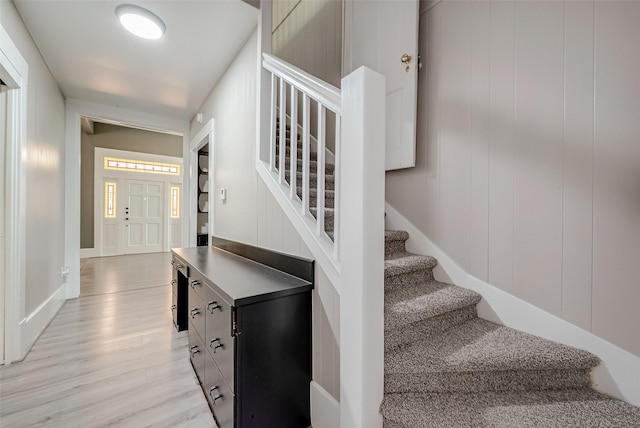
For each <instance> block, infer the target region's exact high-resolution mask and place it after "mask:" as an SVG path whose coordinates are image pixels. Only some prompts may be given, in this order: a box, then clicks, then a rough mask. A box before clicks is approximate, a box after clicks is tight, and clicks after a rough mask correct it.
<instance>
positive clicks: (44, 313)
mask: <svg viewBox="0 0 640 428" xmlns="http://www.w3.org/2000/svg"><path fill="white" fill-rule="evenodd" d="M66 298H67V285H66V284H63V285H61V286H60V288H58V289H57V290H56V291H55V292H53V294H51V295H50V296H49V297H48V298H47V300H45V301H44V302H42V304H41V305H40V306H38V307H37V308H36V309H35V310H34V311H33V312H31V313H30V314H29V315H28V316H27V317H26V318H24V319H23V320H22V321H20V324H19V328H20V357H19V359H18V360H23V359H24V357H25V356H26V355H27V353H28V352H29V350H30V349H31V347H32V346H33V344H34V343H35V342H36V340H38V337H40V335H41V334H42V333H43V332H44V330H45V329H46V328H47V326H48V325H49V323H50V322H51V320H53V317H55V316H56V314H57V313H58V311H59V310H60V308H61V307H62V305H63V304H64V302H65V300H66Z"/></svg>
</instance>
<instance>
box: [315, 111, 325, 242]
mask: <svg viewBox="0 0 640 428" xmlns="http://www.w3.org/2000/svg"><path fill="white" fill-rule="evenodd" d="M326 127H327V110H326V109H325V107H324V106H323V105H322V104H320V103H318V155H317V157H316V164H317V168H316V177H317V182H318V191H317V194H316V219H317V220H318V228H317V234H318V236H322V235H323V233H324V188H325V182H324V154H325V145H326V141H325V140H326V135H327V128H326Z"/></svg>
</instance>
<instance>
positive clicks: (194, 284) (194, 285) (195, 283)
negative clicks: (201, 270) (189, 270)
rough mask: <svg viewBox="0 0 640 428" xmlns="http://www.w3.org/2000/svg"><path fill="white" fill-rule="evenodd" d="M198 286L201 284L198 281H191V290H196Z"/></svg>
mask: <svg viewBox="0 0 640 428" xmlns="http://www.w3.org/2000/svg"><path fill="white" fill-rule="evenodd" d="M200 284H202V283H201V282H200V281H198V280H197V279H194V280H193V281H191V288H196V286H197V285H200Z"/></svg>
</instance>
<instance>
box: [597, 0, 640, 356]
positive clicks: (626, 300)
mask: <svg viewBox="0 0 640 428" xmlns="http://www.w3.org/2000/svg"><path fill="white" fill-rule="evenodd" d="M639 40H640V3H639V2H635V1H634V2H612V3H601V2H596V5H595V42H596V46H595V52H596V58H595V75H596V81H595V100H596V105H595V112H596V114H595V144H594V169H593V174H594V194H593V231H594V236H593V238H594V247H593V249H594V253H593V302H592V303H593V305H592V307H593V313H592V323H593V324H592V331H593V332H594V333H596V334H598V335H601V336H603V337H606V338H607V339H609V340H610V341H612V342H613V343H616V344H623V345H625V346H624V347H625V348H627V349H629V350H630V351H632V352H635V354H636V355H640V339H639V336H638V328H637V327H638V326H639V325H640V312H638V302H640V284H639V281H638V266H639V265H640V142H639V140H638V136H639V135H640V121H638V118H639V117H640V84H639V83H638V82H639V80H638V76H640V43H638V41H639Z"/></svg>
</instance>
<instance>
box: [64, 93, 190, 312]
mask: <svg viewBox="0 0 640 428" xmlns="http://www.w3.org/2000/svg"><path fill="white" fill-rule="evenodd" d="M82 117H86V118H89V119H93V120H96V121H101V122H107V123H113V124H115V125H122V126H129V127H134V128H140V129H145V130H148V131H155V132H164V133H168V134H174V135H178V136H181V137H182V156H183V157H182V158H183V163H184V161H185V160H186V159H189V122H188V121H187V120H184V119H176V118H173V117H165V116H159V115H154V114H149V113H141V112H138V111H133V110H127V109H124V108H120V107H118V106H107V105H103V104H96V103H91V102H88V101H80V100H76V99H67V102H66V125H65V232H64V233H65V266H68V267H69V275H68V276H67V299H73V298H76V297H78V296H80V144H81V127H80V119H81V118H82ZM182 171H183V172H182V183H183V184H182V185H183V188H184V187H185V186H188V184H189V182H190V177H189V173H188V168H182ZM190 203H191V201H190V200H189V198H188V197H185V198H182V203H181V208H182V212H183V213H186V212H189V211H188V210H189V205H190ZM194 227H195V226H194ZM189 230H190V225H189V222H188V221H183V222H182V245H186V244H187V241H186V240H185V237H186V236H187V234H188V231H189Z"/></svg>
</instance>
